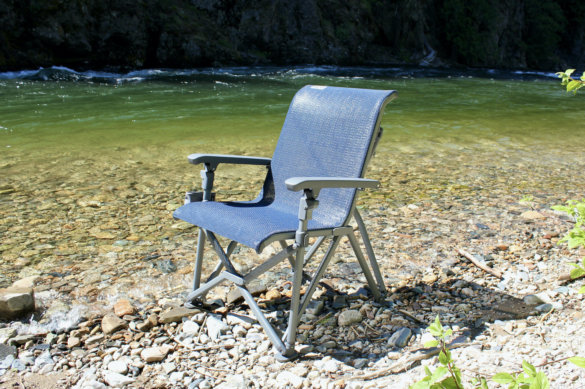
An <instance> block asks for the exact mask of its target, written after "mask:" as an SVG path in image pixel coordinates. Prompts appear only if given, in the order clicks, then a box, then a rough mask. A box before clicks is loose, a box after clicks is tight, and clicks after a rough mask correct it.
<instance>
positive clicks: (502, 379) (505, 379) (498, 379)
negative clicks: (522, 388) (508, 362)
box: [492, 373, 516, 385]
mask: <svg viewBox="0 0 585 389" xmlns="http://www.w3.org/2000/svg"><path fill="white" fill-rule="evenodd" d="M492 381H494V382H495V383H498V384H503V385H506V384H511V383H512V382H516V379H515V378H514V376H513V375H512V374H510V373H498V374H496V375H494V376H493V377H492Z"/></svg>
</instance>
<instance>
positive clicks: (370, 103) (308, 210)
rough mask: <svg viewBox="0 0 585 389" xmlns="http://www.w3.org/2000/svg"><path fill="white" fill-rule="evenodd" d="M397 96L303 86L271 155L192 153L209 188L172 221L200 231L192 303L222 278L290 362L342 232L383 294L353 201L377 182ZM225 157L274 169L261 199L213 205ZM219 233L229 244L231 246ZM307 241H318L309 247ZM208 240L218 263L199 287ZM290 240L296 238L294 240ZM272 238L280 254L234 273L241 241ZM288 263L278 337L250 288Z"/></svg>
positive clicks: (257, 244) (254, 244) (261, 244)
mask: <svg viewBox="0 0 585 389" xmlns="http://www.w3.org/2000/svg"><path fill="white" fill-rule="evenodd" d="M395 96H396V93H395V92H394V91H390V90H369V89H354V88H338V87H325V86H311V85H309V86H305V87H304V88H302V89H301V90H299V91H298V92H297V93H296V95H295V97H294V99H293V101H292V103H291V105H290V107H289V110H288V113H287V115H286V120H285V122H284V125H283V128H282V132H281V134H280V138H279V140H278V143H277V145H276V149H275V151H274V155H273V157H272V159H270V158H261V157H248V156H230V155H217V154H212V155H209V154H192V155H190V156H189V157H188V159H189V162H191V163H193V164H203V166H204V170H202V171H201V177H202V181H203V191H202V192H188V193H187V196H186V200H185V205H183V206H182V207H180V208H179V209H177V210H176V211H175V213H174V217H175V218H177V219H181V220H184V221H186V222H189V223H191V224H194V225H196V226H198V227H199V237H198V242H197V255H196V261H195V269H194V280H193V291H192V292H191V293H190V294H189V295H188V296H187V303H191V302H194V301H197V300H200V299H202V298H204V296H205V295H206V294H207V293H208V292H209V291H210V290H211V289H212V288H214V287H215V286H217V285H219V284H220V283H222V282H224V281H230V282H232V283H234V284H235V285H236V287H237V288H238V289H239V290H240V292H241V294H242V296H243V297H244V299H245V301H246V303H247V304H248V306H249V307H250V308H251V310H252V311H253V313H254V315H255V316H256V318H257V319H258V321H259V323H260V324H261V325H262V327H263V328H264V330H265V331H266V333H267V335H268V337H269V338H270V340H271V342H272V344H273V346H274V349H275V351H276V356H277V357H278V358H279V359H280V360H290V359H292V358H294V357H295V356H296V353H295V349H294V346H295V341H296V335H297V326H298V324H299V319H300V317H301V316H302V315H303V313H304V311H305V309H306V308H307V305H308V304H309V302H310V300H311V296H312V295H313V292H314V291H315V289H316V287H317V284H318V282H319V280H320V279H321V277H322V276H323V274H324V272H325V269H326V268H327V265H328V264H329V262H330V260H331V258H332V255H333V253H334V251H335V249H336V248H337V245H338V244H339V240H340V239H341V238H342V237H344V236H346V237H347V238H348V239H349V242H350V244H351V247H352V248H353V250H354V252H355V255H356V257H357V260H358V262H359V264H360V266H361V268H362V271H363V272H364V275H365V277H366V280H367V282H368V286H369V288H370V290H371V292H372V294H373V296H374V297H375V298H376V299H380V298H381V294H383V293H385V287H384V281H383V278H382V275H381V273H380V269H379V268H378V264H377V262H376V258H375V255H374V251H373V249H372V245H371V243H370V240H369V237H368V233H367V231H366V228H365V225H364V222H363V220H362V218H361V216H360V214H359V212H358V210H357V209H356V207H355V203H356V196H357V190H358V189H365V188H375V187H377V186H378V184H379V182H378V181H376V180H371V179H365V178H363V176H364V173H365V171H366V166H367V163H368V161H369V159H370V157H371V156H372V154H373V152H374V149H375V147H376V144H377V143H378V140H379V139H380V137H381V135H382V129H381V128H380V121H381V117H382V113H383V110H384V106H385V105H386V104H387V103H388V102H389V101H390V100H392V99H393V98H394V97H395ZM220 163H231V164H249V165H264V166H266V167H267V170H268V172H267V176H266V180H265V182H264V185H263V188H262V190H261V192H260V195H259V196H258V198H257V199H256V200H254V201H240V202H229V201H228V202H219V201H215V194H214V193H213V192H212V188H213V179H214V172H215V170H216V168H217V167H218V165H219V164H220ZM352 217H353V218H354V219H355V221H356V223H357V225H358V228H359V231H360V234H361V236H362V240H363V242H364V246H365V249H366V253H367V256H368V259H369V265H368V262H367V261H366V259H365V257H364V255H363V253H362V250H361V248H360V244H359V243H358V240H357V238H356V236H355V235H354V232H353V227H352V226H351V225H350V224H349V221H350V219H351V218H352ZM215 234H218V235H221V236H224V237H226V238H228V239H229V240H231V242H230V243H229V245H228V246H227V249H226V250H225V251H224V249H223V248H222V247H221V245H220V242H219V241H218V239H217V238H216V235H215ZM309 238H316V240H315V241H314V243H313V244H311V245H310V244H309ZM205 239H207V240H208V241H209V242H210V243H211V246H212V247H213V249H214V250H215V252H216V253H217V255H218V257H219V262H218V264H217V266H216V268H215V270H213V271H212V273H211V275H210V276H209V278H208V279H207V282H205V283H203V284H202V283H201V271H202V262H203V250H204V243H205ZM326 239H330V243H329V247H328V248H327V250H326V251H325V254H324V257H323V258H322V260H321V262H320V264H319V266H318V268H317V270H316V272H315V274H314V275H313V277H312V278H311V281H310V283H309V286H308V287H307V289H306V291H305V293H304V296H303V298H302V300H301V284H302V282H303V275H305V276H306V273H305V272H304V271H303V268H304V265H305V264H306V263H307V262H308V261H309V260H310V259H311V258H312V257H313V256H314V254H315V253H316V252H317V250H318V248H319V247H320V246H321V245H322V244H323V242H324V241H325V240H326ZM287 240H293V243H292V244H288V243H287V242H286V241H287ZM273 242H279V243H280V245H281V246H282V251H280V252H279V253H277V254H275V255H274V256H272V257H271V258H270V259H268V260H266V261H265V262H263V263H262V264H260V265H258V266H257V267H255V268H254V269H252V270H251V271H249V272H248V273H247V274H240V273H239V272H238V271H236V269H235V267H234V266H233V264H232V261H231V259H230V257H231V255H232V253H233V252H234V249H235V248H236V246H237V244H238V243H239V244H242V245H244V246H248V247H250V248H253V249H255V250H256V252H257V253H261V252H262V250H263V249H264V248H266V246H267V245H269V244H271V243H273ZM286 259H288V260H289V262H290V263H291V266H292V297H291V302H290V312H289V317H288V328H287V330H286V332H285V333H284V335H283V336H282V337H281V336H279V334H278V333H277V331H276V330H275V328H273V326H272V325H271V324H270V323H269V322H268V320H267V319H266V317H265V316H264V314H263V313H262V311H261V309H260V307H259V306H258V304H257V303H256V301H255V299H254V297H253V296H252V294H251V293H250V291H249V290H248V285H249V284H250V282H251V281H252V280H254V279H256V278H257V277H259V276H260V275H262V274H263V273H264V272H266V271H268V270H269V269H271V268H272V267H274V266H276V265H277V264H279V263H280V262H282V261H284V260H286ZM370 266H371V270H370ZM372 272H373V275H372Z"/></svg>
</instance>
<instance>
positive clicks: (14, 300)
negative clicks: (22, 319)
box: [0, 287, 35, 320]
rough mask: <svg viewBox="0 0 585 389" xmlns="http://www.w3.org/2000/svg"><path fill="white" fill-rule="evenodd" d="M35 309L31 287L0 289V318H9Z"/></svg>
mask: <svg viewBox="0 0 585 389" xmlns="http://www.w3.org/2000/svg"><path fill="white" fill-rule="evenodd" d="M34 310H35V298H34V291H33V289H32V288H14V287H9V288H6V289H0V320H10V319H14V318H16V317H19V316H21V315H23V314H25V313H27V312H32V311H34Z"/></svg>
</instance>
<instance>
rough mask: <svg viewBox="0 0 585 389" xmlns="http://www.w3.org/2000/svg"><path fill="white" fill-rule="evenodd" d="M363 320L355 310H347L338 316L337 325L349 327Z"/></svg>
mask: <svg viewBox="0 0 585 389" xmlns="http://www.w3.org/2000/svg"><path fill="white" fill-rule="evenodd" d="M362 319H363V317H362V314H361V313H360V312H359V311H357V310H355V309H348V310H346V311H343V312H341V313H340V314H339V317H338V318H337V323H338V324H339V325H340V326H349V325H352V324H355V323H359V322H361V321H362Z"/></svg>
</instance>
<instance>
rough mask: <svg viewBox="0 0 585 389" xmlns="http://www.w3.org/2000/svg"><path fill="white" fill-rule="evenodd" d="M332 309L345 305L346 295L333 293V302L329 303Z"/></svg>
mask: <svg viewBox="0 0 585 389" xmlns="http://www.w3.org/2000/svg"><path fill="white" fill-rule="evenodd" d="M331 307H332V308H333V309H341V308H345V307H347V297H346V296H344V295H335V296H334V297H333V303H332V304H331Z"/></svg>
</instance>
